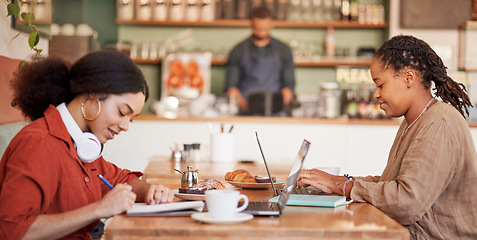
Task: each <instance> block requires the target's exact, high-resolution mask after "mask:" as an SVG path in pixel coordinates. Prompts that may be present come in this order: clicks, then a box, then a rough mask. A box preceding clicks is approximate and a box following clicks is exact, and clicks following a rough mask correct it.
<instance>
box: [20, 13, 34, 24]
mask: <svg viewBox="0 0 477 240" xmlns="http://www.w3.org/2000/svg"><path fill="white" fill-rule="evenodd" d="M22 19H23V20H24V21H25V22H26V23H27V24H28V26H31V25H32V24H33V21H35V16H34V15H33V13H27V12H24V13H22Z"/></svg>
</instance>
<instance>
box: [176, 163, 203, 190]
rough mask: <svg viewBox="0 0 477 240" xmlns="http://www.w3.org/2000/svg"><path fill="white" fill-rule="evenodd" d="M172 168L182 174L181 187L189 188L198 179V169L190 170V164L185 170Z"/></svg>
mask: <svg viewBox="0 0 477 240" xmlns="http://www.w3.org/2000/svg"><path fill="white" fill-rule="evenodd" d="M174 170H176V171H177V172H179V173H180V174H182V177H181V187H182V188H190V187H192V186H194V185H195V184H196V183H197V182H198V181H199V177H198V172H199V170H192V166H187V172H181V171H179V170H177V169H174Z"/></svg>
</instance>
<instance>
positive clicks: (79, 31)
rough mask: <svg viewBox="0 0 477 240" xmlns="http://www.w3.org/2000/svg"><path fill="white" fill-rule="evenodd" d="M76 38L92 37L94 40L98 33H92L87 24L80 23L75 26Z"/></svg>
mask: <svg viewBox="0 0 477 240" xmlns="http://www.w3.org/2000/svg"><path fill="white" fill-rule="evenodd" d="M76 36H86V37H89V36H93V37H94V38H95V39H96V38H97V37H98V32H96V31H94V30H93V29H92V28H91V27H90V26H89V25H88V24H84V23H82V24H78V26H76Z"/></svg>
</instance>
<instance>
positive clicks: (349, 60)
mask: <svg viewBox="0 0 477 240" xmlns="http://www.w3.org/2000/svg"><path fill="white" fill-rule="evenodd" d="M133 61H134V62H135V63H138V64H159V63H160V62H161V60H149V59H133ZM371 62H372V59H370V58H362V57H332V58H327V57H323V58H319V59H316V60H313V61H295V66H297V67H336V66H357V67H368V66H371ZM211 64H212V65H213V66H225V65H226V64H227V61H226V60H212V62H211Z"/></svg>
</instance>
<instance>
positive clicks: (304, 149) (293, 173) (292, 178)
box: [278, 140, 310, 209]
mask: <svg viewBox="0 0 477 240" xmlns="http://www.w3.org/2000/svg"><path fill="white" fill-rule="evenodd" d="M309 148H310V142H308V141H307V140H303V143H302V144H301V147H300V150H299V151H298V154H297V155H296V157H295V161H294V162H293V166H292V168H291V170H290V174H289V175H288V178H287V181H286V183H285V187H284V188H283V190H282V192H281V193H280V198H279V199H278V205H279V206H280V209H283V208H284V207H285V206H286V204H287V201H288V197H290V194H291V191H292V190H293V188H294V187H295V184H296V181H297V178H298V174H300V169H301V168H302V166H303V162H304V160H305V157H306V154H307V153H308V149H309Z"/></svg>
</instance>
